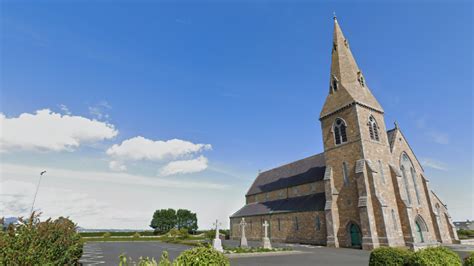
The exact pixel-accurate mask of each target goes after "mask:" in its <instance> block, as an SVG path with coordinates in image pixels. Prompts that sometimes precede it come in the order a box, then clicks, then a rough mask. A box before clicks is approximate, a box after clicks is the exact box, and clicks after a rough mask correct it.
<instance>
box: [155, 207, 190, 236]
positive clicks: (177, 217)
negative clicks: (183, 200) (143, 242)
mask: <svg viewBox="0 0 474 266" xmlns="http://www.w3.org/2000/svg"><path fill="white" fill-rule="evenodd" d="M150 227H151V228H153V229H154V230H155V231H156V232H160V233H164V232H168V231H169V230H171V229H172V228H175V227H176V228H178V229H181V228H186V229H188V231H193V230H197V228H198V227H197V216H196V213H193V212H191V211H190V210H185V209H179V210H178V211H177V212H176V211H175V210H174V209H161V210H156V211H155V213H154V214H153V218H152V220H151V223H150Z"/></svg>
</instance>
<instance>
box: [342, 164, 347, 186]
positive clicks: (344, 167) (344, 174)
mask: <svg viewBox="0 0 474 266" xmlns="http://www.w3.org/2000/svg"><path fill="white" fill-rule="evenodd" d="M342 175H343V177H344V185H345V186H347V185H348V184H349V170H348V169H347V163H346V162H343V163H342Z"/></svg>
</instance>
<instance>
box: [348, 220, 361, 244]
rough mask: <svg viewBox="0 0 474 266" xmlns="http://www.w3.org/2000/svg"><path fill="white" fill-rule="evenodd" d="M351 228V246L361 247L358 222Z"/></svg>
mask: <svg viewBox="0 0 474 266" xmlns="http://www.w3.org/2000/svg"><path fill="white" fill-rule="evenodd" d="M349 230H350V234H351V246H352V247H357V248H360V247H361V243H362V241H361V234H360V229H359V226H357V225H356V224H351V226H350V229H349Z"/></svg>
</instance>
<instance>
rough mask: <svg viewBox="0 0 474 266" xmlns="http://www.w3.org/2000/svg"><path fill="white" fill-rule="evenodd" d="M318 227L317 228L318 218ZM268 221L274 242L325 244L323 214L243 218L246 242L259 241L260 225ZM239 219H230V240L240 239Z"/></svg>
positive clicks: (286, 214) (261, 233) (262, 232)
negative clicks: (245, 224)
mask: <svg viewBox="0 0 474 266" xmlns="http://www.w3.org/2000/svg"><path fill="white" fill-rule="evenodd" d="M317 217H318V218H319V226H318V218H317ZM265 220H266V221H268V223H269V224H270V227H269V236H270V239H271V240H272V241H275V242H293V243H310V244H318V245H325V244H326V224H325V223H326V221H325V217H324V212H323V211H321V212H294V213H285V214H272V215H259V216H249V217H245V222H246V223H247V226H246V227H245V233H246V237H247V239H248V240H256V241H259V240H261V239H262V237H263V236H264V228H263V226H262V224H263V223H264V221H265ZM240 221H241V218H231V219H230V226H231V228H232V230H231V238H232V239H240V236H241V230H240V225H239V223H240Z"/></svg>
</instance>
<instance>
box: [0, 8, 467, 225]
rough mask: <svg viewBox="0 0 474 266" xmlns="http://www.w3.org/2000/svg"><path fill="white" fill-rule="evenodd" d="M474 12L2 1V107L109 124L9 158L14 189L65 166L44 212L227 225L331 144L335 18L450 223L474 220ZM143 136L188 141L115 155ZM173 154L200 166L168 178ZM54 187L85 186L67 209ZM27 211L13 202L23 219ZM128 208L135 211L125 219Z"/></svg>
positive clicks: (83, 218) (95, 219) (49, 182)
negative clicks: (326, 113) (274, 174)
mask: <svg viewBox="0 0 474 266" xmlns="http://www.w3.org/2000/svg"><path fill="white" fill-rule="evenodd" d="M472 10H473V8H472V4H470V3H468V2H467V1H466V2H448V1H438V2H434V3H427V2H415V3H411V2H410V3H409V2H402V3H376V2H373V1H370V2H362V3H357V4H356V3H350V2H344V1H337V2H333V3H330V2H322V3H310V2H302V1H298V2H295V3H293V2H279V3H270V2H266V1H242V2H239V1H230V2H226V3H220V4H219V3H216V2H214V1H209V2H200V3H197V2H191V1H189V2H175V3H171V2H153V1H138V2H133V3H132V2H127V1H122V2H120V3H112V2H109V1H97V2H92V1H71V2H68V3H67V4H66V3H59V2H56V1H39V3H33V2H13V1H3V2H2V8H1V35H0V44H1V59H0V60H1V82H0V89H1V95H0V96H1V110H0V111H1V113H3V115H4V116H5V117H7V118H15V117H18V116H19V115H21V114H24V113H28V114H35V112H36V111H38V110H42V109H49V110H50V113H49V115H52V114H53V113H58V114H62V115H68V116H69V117H82V118H86V119H88V121H86V122H84V123H86V124H84V125H86V126H85V127H88V125H92V124H90V123H94V121H96V122H98V124H94V125H95V126H97V129H98V131H97V132H86V133H84V134H85V135H88V134H96V135H94V137H92V138H89V139H88V138H86V137H83V138H81V139H79V140H77V139H76V140H77V141H78V142H79V143H78V145H77V146H74V145H73V146H67V145H66V146H67V147H65V146H62V148H61V147H60V148H57V149H56V150H53V149H51V148H50V147H49V146H48V147H47V145H50V144H57V143H55V142H54V141H53V142H48V143H46V144H45V145H46V146H44V147H30V146H28V147H26V146H25V147H26V148H25V147H24V149H13V150H12V149H10V150H9V151H7V152H3V153H1V156H2V164H3V167H2V169H3V173H2V181H4V182H5V183H4V184H3V186H2V190H3V194H4V195H6V192H5V191H9V190H10V187H11V188H13V187H15V188H17V189H18V190H19V191H20V192H18V193H19V194H15V195H16V196H15V197H16V198H15V199H18V197H20V198H21V199H22V200H23V201H24V205H25V206H27V205H28V204H30V203H29V202H30V201H31V200H30V198H31V197H30V196H29V194H31V193H29V191H30V190H31V189H32V188H33V187H34V185H33V184H35V182H36V181H37V176H35V174H33V175H32V176H30V175H29V173H30V172H31V173H36V172H35V171H36V170H37V169H41V168H45V169H54V170H50V171H49V172H48V175H47V176H45V179H44V184H43V185H44V190H40V193H39V196H38V197H39V198H38V206H37V208H38V209H40V210H42V211H43V212H44V213H45V214H51V215H55V214H59V213H60V212H66V213H61V214H63V215H68V214H69V215H70V216H71V217H72V218H73V219H74V220H75V221H77V222H78V223H79V225H80V226H84V227H117V228H125V227H127V228H144V227H146V226H147V225H148V222H149V220H150V217H151V214H152V211H153V210H154V209H158V208H165V207H166V208H167V207H170V206H171V207H175V208H179V207H186V208H191V209H193V210H194V211H198V216H199V217H201V219H200V223H199V225H200V226H201V227H208V226H210V224H211V221H212V220H213V219H215V218H216V217H217V218H219V219H222V220H225V221H226V222H227V220H226V217H228V216H229V215H230V214H231V213H232V212H234V211H236V210H237V209H238V208H239V207H240V206H241V205H242V204H243V202H244V194H245V192H246V190H247V189H248V187H249V185H250V184H251V182H252V181H253V179H254V178H255V175H256V174H257V172H258V170H259V169H262V170H265V169H269V168H272V167H275V166H277V165H280V164H282V163H286V162H290V161H294V160H297V159H300V158H303V157H306V156H309V155H313V154H316V153H319V152H321V151H322V150H323V148H322V141H321V140H322V137H321V132H320V124H319V121H318V117H319V112H320V110H321V108H322V104H323V102H324V99H325V97H326V93H327V92H328V83H329V67H330V51H331V43H332V30H333V21H332V14H333V11H336V12H337V15H338V21H339V23H340V25H341V27H342V29H343V31H344V34H345V36H346V37H347V38H348V40H349V42H350V45H351V49H352V52H353V53H354V56H355V57H356V60H357V62H358V64H359V67H360V68H361V69H362V70H363V71H364V75H365V77H366V80H367V83H368V85H369V87H370V88H371V90H372V92H373V94H374V95H375V96H376V97H377V99H378V100H379V102H380V103H381V104H382V106H383V107H384V109H385V114H386V115H385V119H386V124H387V127H388V128H391V127H392V125H393V122H394V121H395V120H396V121H398V123H399V125H400V127H401V129H402V131H403V133H404V134H405V136H406V137H407V138H408V140H409V142H410V145H411V146H412V148H413V149H414V151H415V153H416V154H417V156H418V158H419V159H420V160H421V161H422V162H423V163H424V166H425V171H426V172H427V174H428V176H429V178H430V180H431V182H430V185H431V188H432V189H434V190H435V191H436V192H437V194H438V195H440V197H441V198H442V199H443V200H444V201H445V203H447V204H448V208H449V209H450V212H451V214H452V216H453V218H454V219H455V220H459V219H467V218H470V219H472V218H474V213H473V209H474V208H473V200H474V199H473V198H472V191H474V187H473V171H472V165H473V156H472V147H473V142H472V134H473V132H472V129H473V126H472V125H473V124H472V114H473V106H472V100H473V97H472V96H473V95H472V89H473V84H472V73H473V65H472V58H473V56H472V47H473V43H472V32H473V29H472V28H473V26H472V25H473V23H472V22H473V21H472ZM45 115H48V113H45ZM63 122H65V123H67V124H68V123H69V122H67V121H65V120H64V121H63ZM76 122H77V121H76V120H74V121H71V122H70V123H72V124H74V125H77V123H76ZM99 122H100V123H99ZM87 123H89V124H87ZM48 125H49V124H48ZM68 125H69V124H68ZM112 128H113V130H115V131H116V132H115V133H114V131H113V130H112ZM80 129H81V127H78V128H77V130H80ZM31 134H35V130H34V129H32V130H31ZM38 134H39V133H38ZM64 134H66V135H67V134H72V135H74V136H75V137H77V134H75V133H74V132H73V133H71V132H65V133H64ZM68 136H69V135H68ZM88 136H89V137H90V135H88ZM137 136H142V137H143V138H144V139H146V140H150V141H164V142H165V141H167V140H171V139H180V140H183V141H185V142H186V143H181V144H183V145H188V147H190V149H191V150H186V151H184V152H182V153H172V152H171V153H170V154H167V155H163V156H164V157H163V158H162V157H160V155H156V156H155V157H153V158H150V157H147V156H145V155H143V157H140V158H132V157H133V156H131V155H130V153H126V152H125V153H120V154H119V153H112V152H107V151H108V150H109V149H110V147H111V146H112V145H114V144H115V145H121V144H122V142H123V141H126V140H129V139H134V138H135V137H137ZM48 137H51V138H52V137H54V136H48ZM135 140H136V139H135ZM69 144H70V143H69ZM148 144H150V145H148ZM161 144H162V143H161ZM161 144H157V145H161ZM168 144H169V143H168ZM168 144H163V145H168ZM199 144H203V146H196V145H199ZM206 145H208V146H206ZM210 146H212V148H210ZM121 147H122V148H123V149H125V145H122V146H121ZM144 147H151V143H145V144H144ZM160 147H161V146H160ZM173 147H174V146H173ZM114 156H115V157H114ZM111 158H112V159H111ZM171 158H172V159H171ZM110 161H114V162H116V165H114V167H115V169H114V170H116V171H112V170H111V169H110V165H109V164H110ZM173 161H181V162H182V161H186V163H187V164H189V163H192V164H193V165H192V166H189V167H191V168H188V169H191V170H190V171H189V172H188V173H183V172H181V173H178V174H171V175H165V174H163V173H164V172H162V170H163V167H167V166H169V163H171V162H173ZM190 161H191V162H190ZM122 166H123V167H126V170H125V168H120V167H122ZM174 166H176V165H174ZM114 167H112V168H114ZM170 167H171V166H170ZM203 167H205V169H202V168H203ZM160 169H161V170H160ZM168 169H169V168H168ZM173 169H175V170H176V168H173ZM199 169H200V170H199ZM55 170H56V171H55ZM197 170H199V171H197ZM58 173H61V175H59V174H58ZM65 175H67V176H70V178H66V177H65ZM8 182H9V183H8ZM7 185H8V186H7ZM41 189H43V187H41ZM42 191H45V192H43V194H42ZM48 193H49V196H48V195H47V194H48ZM55 193H59V194H61V195H72V194H74V193H76V194H74V195H75V196H74V197H71V198H70V199H67V200H65V201H64V202H65V203H64V206H63V207H62V208H59V207H58V206H55V205H54V202H55V197H54V196H53V195H54V194H55ZM182 194H185V195H182ZM8 197H10V196H8ZM42 198H43V199H42ZM9 199H10V201H8V202H13V201H11V199H12V197H10V198H9ZM155 199H156V202H154V200H155ZM68 200H69V201H70V202H75V203H77V202H79V201H81V202H82V201H83V202H85V203H84V204H83V205H81V204H75V205H74V206H73V207H71V206H69V205H67V204H66V203H67V202H68ZM4 202H7V200H5V201H4ZM16 202H18V201H16ZM76 205H77V206H76ZM25 206H15V207H12V206H6V204H5V205H4V206H3V207H4V208H7V209H8V210H9V211H8V212H7V213H6V214H11V215H18V214H21V213H22V212H24V211H25V209H27V208H26V207H25ZM84 206H86V207H84ZM74 208H76V209H74ZM91 208H92V209H96V210H98V211H96V212H93V211H92V212H91V211H90V209H91ZM125 208H128V209H130V210H133V211H135V212H136V213H131V214H128V215H125V216H127V217H123V215H124V214H121V213H118V211H117V210H118V209H122V211H123V212H125V213H126V212H127V211H126V210H125ZM48 210H49V212H48ZM101 210H103V211H101ZM69 211H70V212H71V213H68V212H69ZM103 213H107V214H108V215H110V217H112V218H110V219H107V218H103V216H101V214H103ZM130 216H133V218H131V217H130ZM127 219H128V220H127Z"/></svg>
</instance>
